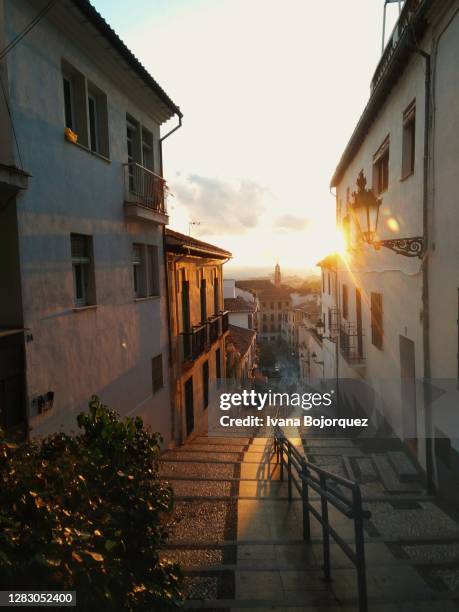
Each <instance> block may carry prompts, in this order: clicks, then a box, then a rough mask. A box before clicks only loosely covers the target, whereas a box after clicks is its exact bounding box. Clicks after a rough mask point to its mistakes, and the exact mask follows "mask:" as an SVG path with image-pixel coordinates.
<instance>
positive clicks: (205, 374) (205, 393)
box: [202, 361, 209, 410]
mask: <svg viewBox="0 0 459 612" xmlns="http://www.w3.org/2000/svg"><path fill="white" fill-rule="evenodd" d="M202 399H203V408H204V410H205V409H206V408H207V406H208V405H209V362H208V361H205V362H204V363H203V364H202Z"/></svg>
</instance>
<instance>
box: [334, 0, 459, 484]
mask: <svg viewBox="0 0 459 612" xmlns="http://www.w3.org/2000/svg"><path fill="white" fill-rule="evenodd" d="M458 51H459V3H458V2H457V1H449V0H446V1H442V2H439V1H437V0H412V1H408V0H407V2H405V4H404V6H403V10H402V13H401V16H400V18H399V20H398V22H397V24H396V27H395V29H394V32H393V33H392V35H391V37H390V39H389V42H388V43H387V46H386V48H385V50H384V53H383V56H382V58H381V61H380V62H379V64H378V66H377V68H376V71H375V74H374V77H373V80H372V84H371V96H370V99H369V102H368V104H367V106H366V108H365V110H364V112H363V115H362V117H361V118H360V120H359V123H358V124H357V127H356V129H355V130H354V133H353V135H352V137H351V140H350V141H349V143H348V145H347V147H346V149H345V151H344V153H343V155H342V158H341V160H340V162H339V164H338V167H337V169H336V171H335V173H334V176H333V178H332V181H331V184H332V187H334V188H335V189H336V213H337V221H338V225H339V226H340V227H341V229H342V230H343V232H344V233H345V234H346V236H347V242H348V252H347V253H346V255H345V257H344V258H337V259H336V261H335V262H333V261H330V260H328V261H325V262H322V263H323V265H322V274H323V280H324V290H323V296H322V302H323V317H324V324H325V330H324V360H325V367H326V371H327V376H334V375H336V374H337V372H338V373H339V376H340V377H341V378H349V379H356V380H360V381H363V382H364V384H365V386H366V388H367V389H369V390H370V391H371V394H369V395H367V400H368V405H369V406H370V409H371V410H372V411H373V413H374V415H375V418H378V415H379V416H381V417H383V418H384V420H385V421H386V422H387V423H388V424H389V425H390V427H391V429H392V430H393V432H394V433H395V434H396V436H397V437H398V438H399V439H401V440H403V441H404V442H405V443H406V445H407V447H408V448H409V449H410V451H411V453H412V455H413V457H414V458H415V459H416V460H417V462H418V464H419V465H420V467H421V468H422V469H423V471H424V473H425V474H426V480H427V483H428V484H429V486H431V487H433V486H435V487H437V488H438V489H440V490H443V491H448V490H451V489H452V488H453V486H454V488H457V483H458V482H459V455H458V452H459V442H458V439H459V431H458V424H459V423H458V419H457V415H456V414H455V411H454V410H452V409H451V405H449V406H447V405H445V406H444V407H443V408H444V409H442V410H441V411H439V410H436V409H435V405H434V404H432V401H433V399H434V398H433V397H432V390H429V389H431V387H430V386H429V385H422V384H419V381H420V380H422V381H424V382H431V383H433V384H436V385H437V386H439V387H440V388H442V386H443V383H440V382H439V381H440V379H442V380H443V381H447V382H445V383H444V384H445V385H447V384H448V383H451V384H452V385H453V386H454V387H455V386H456V382H457V378H458V375H459V374H458V372H459V368H458V358H457V355H458V354H459V352H458V349H459V347H458V337H459V336H458V319H459V317H458V286H459V273H458V270H459V266H458V263H459V247H458V241H457V227H458V226H459V212H458V208H457V206H456V204H455V202H456V185H455V180H454V178H453V177H454V176H455V168H456V167H457V161H458V159H459V139H458V138H457V133H458V128H459V110H458V107H457V104H455V103H454V100H455V99H456V97H457V93H458V89H459V78H458V76H459V73H458V70H459V68H458V66H457V63H456V62H451V57H456V56H457V53H458ZM365 180H366V185H365ZM367 190H368V191H367ZM369 191H370V192H371V193H372V194H373V196H374V198H375V200H377V201H378V203H379V205H378V206H377V207H373V209H372V210H376V209H377V210H378V212H379V216H378V215H376V214H375V215H374V216H370V217H367V220H366V221H363V222H362V220H360V222H359V205H360V204H359V202H360V203H361V202H363V201H364V198H367V197H370V196H368V195H367V194H368V192H369ZM354 192H355V193H354ZM368 201H369V200H367V202H368ZM371 201H374V200H371ZM362 223H363V225H364V227H362ZM372 242H373V244H372ZM375 247H377V248H375ZM328 286H329V287H330V288H329V289H328ZM330 312H331V314H330ZM325 338H326V340H325ZM332 345H333V346H332ZM336 347H338V349H337V348H336ZM333 354H335V355H337V356H338V358H337V359H336V360H335V361H334V360H333V359H332V358H330V360H329V361H328V358H327V355H333ZM347 399H350V401H354V402H355V401H358V398H356V397H354V398H347ZM437 405H438V404H437Z"/></svg>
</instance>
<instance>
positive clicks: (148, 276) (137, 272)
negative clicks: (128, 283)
mask: <svg viewBox="0 0 459 612" xmlns="http://www.w3.org/2000/svg"><path fill="white" fill-rule="evenodd" d="M132 270H133V283H134V295H135V297H136V298H144V297H152V296H158V295H159V261H158V247H157V246H156V245H151V244H148V245H145V244H133V245H132Z"/></svg>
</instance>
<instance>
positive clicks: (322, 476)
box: [274, 426, 371, 612]
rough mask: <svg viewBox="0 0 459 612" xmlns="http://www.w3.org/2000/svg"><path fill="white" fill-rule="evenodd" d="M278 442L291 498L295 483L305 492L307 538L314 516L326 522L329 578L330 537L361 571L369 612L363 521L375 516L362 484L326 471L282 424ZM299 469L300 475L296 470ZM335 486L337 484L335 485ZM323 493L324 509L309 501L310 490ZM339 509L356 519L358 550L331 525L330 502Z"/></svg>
mask: <svg viewBox="0 0 459 612" xmlns="http://www.w3.org/2000/svg"><path fill="white" fill-rule="evenodd" d="M274 445H275V453H276V461H277V463H278V464H280V480H281V481H283V480H284V467H285V468H286V469H287V474H288V500H289V501H292V485H295V488H296V489H297V490H298V492H299V493H300V495H301V499H302V502H303V539H304V540H310V539H311V525H310V515H311V514H312V515H313V517H314V518H315V519H317V520H318V521H319V523H320V524H321V525H322V539H323V559H324V565H323V570H324V574H325V579H326V580H331V564H330V537H332V538H333V540H334V541H335V542H336V543H337V544H338V546H339V547H340V548H341V550H342V551H343V552H344V554H345V555H346V556H347V557H348V558H349V559H350V560H351V562H352V563H353V564H354V565H355V568H356V570H357V585H358V594H359V611H360V612H368V598H367V579H366V565H365V540H364V531H363V520H364V519H369V518H370V517H371V512H369V511H368V510H364V509H363V507H362V493H361V491H360V486H359V484H358V483H356V482H353V481H352V480H348V479H347V478H343V477H342V476H339V475H338V474H333V473H332V472H329V471H328V470H324V469H323V468H321V467H320V466H318V465H315V464H314V463H311V462H310V461H308V460H307V459H306V458H305V457H303V456H302V455H301V454H300V453H299V451H298V450H297V449H296V448H295V447H294V446H293V444H292V443H291V442H290V441H289V440H288V439H287V437H286V436H285V434H284V432H283V431H282V429H281V428H280V427H279V426H276V427H275V428H274ZM293 472H296V475H295V474H294V473H293ZM333 485H334V486H333ZM337 485H339V486H341V487H344V488H345V489H348V490H349V492H350V493H351V497H350V498H349V497H348V496H346V495H345V494H344V493H342V492H340V491H339V490H337V488H336V486H337ZM310 488H311V489H312V490H313V491H315V492H316V493H318V494H319V496H320V511H318V510H317V509H316V508H315V507H314V506H313V505H312V504H311V502H310V501H309V489H310ZM329 503H330V504H331V505H332V506H333V507H334V508H336V509H337V510H339V511H340V512H341V513H342V514H343V515H344V516H346V517H347V518H349V519H353V520H354V537H355V549H353V548H352V547H351V546H349V544H348V543H347V542H345V541H344V539H343V538H342V537H341V536H340V535H339V534H338V533H337V531H336V530H335V529H334V528H333V527H332V526H331V525H330V521H329V516H328V504H329Z"/></svg>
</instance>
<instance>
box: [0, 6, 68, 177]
mask: <svg viewBox="0 0 459 612" xmlns="http://www.w3.org/2000/svg"><path fill="white" fill-rule="evenodd" d="M56 2H57V0H50V2H48V4H46V5H45V6H44V7H43V8H42V10H41V11H39V12H38V13H37V14H36V15H35V17H34V18H33V19H32V21H30V22H29V23H28V24H27V25H26V27H25V28H24V29H23V30H22V31H21V32H19V34H17V35H16V36H15V37H14V38H13V39H12V40H11V41H10V42H9V43H8V44H7V45H6V47H5V48H4V49H3V50H2V51H1V52H0V61H1V60H3V59H4V58H5V57H6V56H7V55H8V53H9V52H10V51H11V50H12V49H13V48H14V47H15V46H16V45H17V44H18V43H20V42H21V40H22V39H23V38H24V37H25V36H26V35H27V34H28V33H29V32H31V31H32V30H33V28H34V27H35V26H36V25H37V24H38V23H39V22H40V21H41V20H42V19H43V17H44V16H45V15H46V14H47V13H48V12H49V11H50V10H51V9H52V8H53V6H54V5H55V4H56ZM0 87H1V90H2V94H3V99H4V101H5V106H6V110H7V111H8V116H9V119H10V123H11V130H12V132H13V138H14V142H15V144H16V149H17V152H18V160H19V165H20V168H21V170H24V166H23V163H22V156H21V150H20V148H19V141H18V137H17V134H16V130H15V128H14V121H13V114H12V112H11V107H10V104H9V101H8V95H7V91H6V88H5V84H4V82H3V79H2V78H1V75H0Z"/></svg>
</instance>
